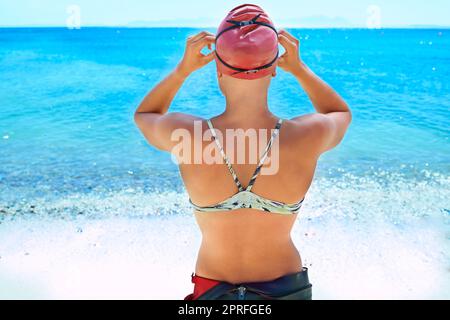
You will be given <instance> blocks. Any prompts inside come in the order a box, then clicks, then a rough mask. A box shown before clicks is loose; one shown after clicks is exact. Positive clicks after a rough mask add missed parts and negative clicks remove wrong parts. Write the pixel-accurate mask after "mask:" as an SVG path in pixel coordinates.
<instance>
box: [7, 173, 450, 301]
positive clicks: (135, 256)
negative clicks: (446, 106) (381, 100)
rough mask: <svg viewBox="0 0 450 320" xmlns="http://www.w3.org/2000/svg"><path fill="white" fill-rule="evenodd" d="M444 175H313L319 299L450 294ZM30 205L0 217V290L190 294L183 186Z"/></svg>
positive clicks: (36, 294)
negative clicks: (173, 189)
mask: <svg viewBox="0 0 450 320" xmlns="http://www.w3.org/2000/svg"><path fill="white" fill-rule="evenodd" d="M387 176H388V177H387ZM378 178H379V179H378ZM448 182H449V177H447V176H443V175H436V176H434V175H433V174H430V179H429V181H426V180H421V181H413V180H411V179H409V180H404V179H403V178H402V177H400V176H399V177H395V176H393V175H390V174H388V173H385V174H383V173H380V176H379V177H376V176H374V177H371V178H364V177H355V176H351V175H347V176H343V177H342V178H340V179H318V180H317V181H316V182H315V183H314V185H313V187H312V189H311V191H310V193H309V195H308V197H307V201H306V203H305V206H304V208H303V209H302V214H301V216H300V217H299V222H298V223H297V224H296V226H295V228H294V230H293V239H294V241H295V243H296V245H297V246H298V248H299V250H300V251H301V253H302V256H303V259H304V263H305V265H306V266H307V267H309V270H310V277H311V281H312V282H313V285H314V298H317V299H320V298H322V299H344V298H350V299H372V298H374V299H381V298H387V299H403V298H405V299H415V298H424V299H431V298H440V299H444V298H446V299H448V298H450V281H449V272H450V271H449V267H450V266H449V261H450V260H449V253H450V250H449V249H450V248H449V241H448V238H449V228H448V226H449V215H448V209H449V202H448V199H449V198H450V190H449V185H450V184H449V183H448ZM27 206H29V203H28V204H23V203H22V204H21V205H16V206H10V207H9V208H8V209H7V210H10V211H9V213H7V214H6V215H4V219H3V221H2V223H1V224H0V256H1V258H0V284H1V285H0V298H88V299H95V298H113V299H114V298H125V299H132V298H136V299H180V298H183V297H184V296H185V295H187V294H188V293H189V292H190V290H192V285H191V283H190V274H191V272H192V271H193V268H194V266H195V258H196V252H197V249H198V246H199V244H200V233H199V231H198V229H197V227H196V226H195V220H194V218H193V216H192V214H191V211H190V208H189V206H188V203H187V195H186V194H185V193H177V192H170V191H167V192H155V193H153V194H144V193H141V192H140V191H136V190H126V191H123V192H119V193H111V194H108V195H101V196H100V195H95V194H91V195H80V194H78V195H72V196H70V197H67V198H65V199H58V200H55V201H44V200H42V201H34V202H33V206H34V209H33V210H34V213H28V214H21V215H18V214H17V213H16V214H12V213H11V210H17V209H20V208H22V209H23V210H24V211H25V209H26V207H27ZM80 213H82V214H80Z"/></svg>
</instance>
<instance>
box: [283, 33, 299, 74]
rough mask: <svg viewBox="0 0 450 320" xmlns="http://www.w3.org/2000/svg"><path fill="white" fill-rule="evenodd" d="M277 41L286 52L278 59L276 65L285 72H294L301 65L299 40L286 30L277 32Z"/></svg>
mask: <svg viewBox="0 0 450 320" xmlns="http://www.w3.org/2000/svg"><path fill="white" fill-rule="evenodd" d="M278 41H279V42H280V44H281V45H282V46H283V48H284V49H285V50H286V52H285V53H284V54H283V55H282V56H281V57H280V58H279V59H278V66H279V67H280V68H281V69H283V70H284V71H286V72H290V73H294V72H295V71H296V70H298V68H300V67H301V66H302V64H303V63H302V61H301V59H300V41H299V40H298V39H297V38H295V37H294V36H293V35H292V34H290V33H289V32H287V31H286V30H281V31H280V32H279V33H278Z"/></svg>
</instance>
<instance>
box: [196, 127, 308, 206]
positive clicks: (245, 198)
mask: <svg viewBox="0 0 450 320" xmlns="http://www.w3.org/2000/svg"><path fill="white" fill-rule="evenodd" d="M207 122H208V126H209V129H210V130H211V134H212V138H213V140H214V141H215V142H216V145H217V147H218V148H219V151H220V154H221V155H222V158H223V160H224V161H225V164H226V165H227V167H228V170H229V171H230V173H231V175H232V176H233V179H234V182H235V183H236V186H237V188H238V190H239V192H238V193H236V194H235V195H233V196H232V197H230V198H228V199H227V200H225V201H223V202H220V203H218V204H216V205H212V206H207V207H201V206H197V205H195V204H194V203H193V202H192V200H189V201H190V203H191V204H192V206H193V207H194V209H195V210H196V211H199V212H223V211H232V210H238V209H256V210H260V211H264V212H268V213H277V214H285V215H289V214H296V213H298V212H299V211H300V208H301V207H302V204H303V201H304V199H303V200H301V201H300V202H298V203H294V204H286V203H283V202H279V201H274V200H269V199H266V198H263V197H261V196H259V195H257V194H255V193H253V192H252V188H253V185H254V184H255V181H256V178H257V177H258V175H259V174H260V172H261V168H262V167H263V165H264V162H265V160H266V159H267V156H268V153H269V150H270V148H271V147H272V144H273V142H274V140H275V138H276V137H277V136H278V134H279V132H280V128H281V124H282V123H283V120H282V119H280V120H279V121H278V123H277V125H276V127H275V130H274V131H273V133H272V136H271V138H270V140H269V143H268V144H267V146H266V149H265V150H264V153H263V155H262V157H261V159H260V160H259V162H258V166H257V167H256V170H255V173H254V174H253V176H252V178H251V179H250V182H249V184H248V186H247V188H245V189H244V187H243V186H242V184H241V182H240V181H239V179H238V177H237V175H236V172H235V171H234V169H233V167H232V166H231V163H230V160H229V159H228V157H227V155H226V154H225V151H224V150H223V148H222V146H221V144H220V142H219V139H218V138H217V134H216V131H215V129H214V127H213V125H212V123H211V120H208V121H207Z"/></svg>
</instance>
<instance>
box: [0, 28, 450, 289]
mask: <svg viewBox="0 0 450 320" xmlns="http://www.w3.org/2000/svg"><path fill="white" fill-rule="evenodd" d="M211 31H212V30H211ZM291 31H292V33H293V34H294V35H296V36H297V37H299V38H300V39H301V41H302V56H303V59H304V60H305V62H306V63H307V64H308V65H309V66H310V67H311V68H312V69H313V70H314V71H316V72H317V73H318V74H319V75H320V76H322V77H323V78H324V79H325V80H326V81H328V82H329V83H330V84H331V85H332V86H333V87H335V88H336V89H337V90H338V91H339V92H340V93H341V94H342V96H343V97H344V98H345V99H346V100H347V102H348V103H349V105H350V106H351V108H352V110H353V115H354V121H353V124H352V126H351V128H350V130H349V133H348V135H347V137H346V138H345V140H344V142H343V143H342V144H341V146H339V147H338V148H337V149H335V150H333V151H332V152H330V153H328V154H327V155H325V156H324V157H323V158H322V159H321V161H320V163H319V167H318V171H317V174H316V180H315V182H314V184H313V187H312V189H311V192H310V194H309V196H308V200H307V202H306V203H305V207H304V209H303V216H304V217H305V218H304V219H302V220H301V227H300V228H302V229H301V231H298V233H297V234H296V237H297V238H296V239H298V242H300V244H301V245H303V244H304V243H306V242H308V245H307V246H306V249H305V257H306V260H307V261H309V262H308V263H311V264H316V262H318V263H320V262H321V261H322V260H323V256H321V255H320V254H319V252H322V253H323V250H324V249H323V248H324V244H328V245H329V246H328V247H327V248H328V249H327V253H326V254H327V257H328V258H327V259H328V260H330V261H334V263H336V264H338V263H339V261H341V260H344V261H350V260H352V259H353V258H354V257H355V256H357V257H360V258H361V259H362V261H363V262H362V263H364V264H365V265H380V264H382V265H384V266H387V265H392V261H393V260H395V259H396V258H397V257H400V260H399V261H400V262H399V261H397V262H396V263H397V265H396V266H392V267H391V269H388V270H387V272H388V273H389V274H390V277H392V279H391V278H390V281H393V282H392V283H391V285H393V286H395V285H398V287H402V288H403V289H405V285H404V284H405V283H408V282H410V280H411V279H414V277H415V275H416V272H425V273H427V274H432V275H433V277H435V278H434V279H433V280H434V281H436V282H439V283H440V284H441V285H442V283H443V281H442V279H448V278H449V277H448V270H449V269H448V267H449V266H448V261H449V253H450V250H449V247H448V245H449V241H448V240H449V237H450V232H449V228H448V225H449V217H450V215H449V213H450V201H449V198H450V186H449V185H450V184H449V182H450V141H449V137H450V126H449V120H450V83H449V81H448V80H449V79H450V31H449V30H377V31H372V30H291ZM196 32H198V30H194V29H120V28H105V29H102V28H85V29H81V30H66V29H0V84H1V85H0V222H1V221H2V220H3V224H2V225H0V240H2V241H0V243H3V244H5V243H10V244H11V243H15V242H16V241H22V242H24V243H26V239H27V236H26V235H28V233H27V230H30V228H31V227H29V226H28V225H26V226H22V225H17V224H15V223H19V222H18V221H20V220H21V219H20V218H26V219H28V218H30V219H38V221H43V220H42V219H52V218H64V219H66V218H70V219H75V221H79V220H80V219H81V220H82V221H84V222H83V223H81V225H84V224H88V222H86V221H91V220H92V219H103V218H111V217H117V216H120V217H121V219H123V218H129V220H127V221H129V223H130V226H129V230H135V229H134V227H133V226H134V224H133V222H132V221H134V220H133V219H134V218H139V219H146V218H150V219H152V218H153V217H160V216H162V217H161V219H166V217H167V218H168V219H171V216H176V219H180V216H183V215H189V214H190V213H191V210H190V208H189V206H188V203H187V196H186V194H185V192H184V191H183V188H182V183H181V180H180V177H179V175H178V172H177V168H176V167H175V165H174V164H173V163H172V162H171V161H170V157H169V156H168V155H167V154H163V153H161V152H158V151H156V150H155V149H153V148H152V147H150V146H148V145H147V143H146V142H145V141H144V140H143V138H142V136H141V135H140V133H139V132H138V131H137V129H136V128H135V126H134V123H133V120H132V119H133V112H134V110H135V108H136V107H137V105H138V104H139V102H140V101H141V99H142V98H143V97H144V95H145V94H146V93H147V92H148V90H150V88H151V87H152V86H153V85H155V84H156V83H157V82H158V81H159V80H160V79H162V78H163V77H164V75H165V74H167V73H168V72H169V71H170V70H171V69H172V68H173V67H174V66H175V65H176V63H177V62H178V60H179V59H180V58H181V56H182V53H183V49H184V41H185V38H186V37H187V36H188V35H191V34H194V33H196ZM269 99H270V106H271V109H272V111H274V112H275V113H277V114H279V115H280V116H283V117H292V116H297V115H300V114H304V113H309V112H312V111H313V109H312V107H311V105H310V103H309V101H308V99H307V97H306V96H305V94H304V93H303V92H302V90H301V89H300V88H299V86H298V84H297V82H296V81H295V79H294V78H293V77H291V76H290V75H288V74H286V73H284V72H282V71H279V73H278V76H277V77H276V78H275V79H274V81H273V85H272V87H271V89H270V97H269ZM223 109H224V99H223V97H222V96H221V94H220V92H219V89H218V87H217V82H216V79H215V66H214V65H213V64H211V65H209V66H208V67H207V68H205V69H203V70H201V71H199V72H197V73H196V74H194V75H193V76H192V77H191V78H190V79H189V80H188V81H187V82H186V83H185V85H184V87H183V88H182V89H181V91H180V92H179V94H178V96H177V97H176V99H175V100H174V103H173V107H172V109H171V110H172V111H182V112H187V113H192V114H196V115H200V116H204V117H208V116H212V115H215V114H217V113H219V112H221V111H223ZM299 156H301V152H299ZM84 219H87V220H84ZM158 219H159V218H158ZM173 219H174V220H173V221H178V220H176V219H175V217H173ZM56 220H58V219H56ZM8 221H9V222H8ZM121 221H122V220H121ZM164 221H166V220H164ZM191 222H193V221H191ZM76 223H77V222H75V225H74V226H73V228H72V227H69V228H68V229H64V231H63V233H64V234H66V235H68V234H71V233H72V232H73V234H74V235H76V234H77V233H79V232H80V231H79V230H80V229H81V230H83V228H85V227H83V226H82V227H80V226H78V225H77V224H76ZM123 223H124V222H123V221H122V222H121V224H120V225H121V226H123ZM174 223H175V222H174ZM193 225H194V224H193V223H192V229H189V230H191V231H186V230H184V229H183V232H192V237H194V240H195V239H197V240H198V238H195V237H196V236H194V234H195V233H194V232H193V231H192V230H194V229H193V228H194V227H193ZM325 226H328V227H330V228H331V229H327V228H325ZM33 228H34V227H33ZM33 228H31V229H33ZM86 228H92V227H89V225H88V226H86ZM111 228H112V229H111V230H110V231H112V230H116V229H114V228H115V227H114V228H113V227H111ZM173 228H175V226H173ZM18 230H21V231H20V232H19V231H18ZM33 230H35V229H33ZM156 230H157V229H156ZM174 230H177V229H173V230H172V231H174ZM305 230H313V231H312V232H309V234H311V233H314V234H316V237H317V238H316V239H311V237H309V238H308V237H307V236H304V234H306V233H308V232H304V231H305ZM349 230H350V232H349ZM17 232H19V234H20V236H16V235H17ZM94 233H95V232H94ZM154 233H156V234H160V233H159V231H154ZM54 234H55V237H56V234H58V232H56V231H55V232H54ZM174 234H177V233H176V232H174ZM160 235H161V236H163V235H162V234H160ZM400 235H401V236H400ZM21 237H25V238H21ZM42 237H44V236H42ZM24 239H25V240H24ZM30 239H31V238H30ZM39 239H41V240H42V238H39ZM39 239H37V240H36V241H38V240H39ZM45 239H47V240H49V239H48V238H45ZM133 239H134V240H135V241H137V242H139V241H143V240H139V237H138V236H135V238H133ZM320 239H321V241H322V242H321V243H320ZM122 240H123V239H122ZM134 240H133V241H134ZM191 240H192V239H191ZM340 240H341V242H340V243H342V244H348V245H346V247H345V249H343V248H342V247H341V248H339V247H336V246H337V245H338V243H339V241H340ZM130 241H131V240H130ZM161 241H163V240H161ZM169 241H171V240H167V241H164V242H165V243H168V242H169ZM50 242H51V241H50ZM105 242H106V243H107V244H106V246H107V247H108V248H109V249H110V251H113V250H114V249H115V248H117V247H118V246H119V245H118V244H117V242H115V240H105ZM194 242H195V241H194ZM356 242H358V243H359V244H360V245H359V246H356V247H352V243H356ZM46 243H47V242H46ZM47 245H48V246H49V244H48V243H47ZM47 245H46V246H47ZM143 246H144V245H143ZM144 247H145V246H144ZM11 248H15V249H14V250H13V249H11ZM39 248H41V249H42V247H39ZM41 249H36V250H38V251H39V250H41ZM190 249H192V251H193V252H194V248H193V247H192V248H190ZM316 249H317V250H316ZM332 249H333V250H332ZM23 250H25V249H24V248H22V247H19V248H17V247H14V246H12V247H6V246H1V245H0V257H2V258H1V260H0V269H1V263H3V264H5V263H7V261H15V260H14V259H10V260H8V258H11V255H15V254H17V252H19V251H20V252H22V251H23ZM27 250H28V251H30V250H31V249H27ZM149 250H150V251H151V250H153V251H152V252H153V253H154V254H155V255H157V254H160V255H164V254H166V253H167V252H168V253H170V254H175V255H176V253H178V252H179V250H178V249H177V248H176V247H173V248H171V249H170V248H169V249H168V248H166V250H167V251H163V250H162V249H160V248H159V249H155V248H152V249H149ZM186 250H187V252H189V250H188V249H186ZM392 250H394V251H392ZM31 251H32V250H31ZM125 251H126V250H125ZM174 252H176V253H174ZM368 252H369V253H368ZM32 253H33V252H31V255H32ZM104 254H105V256H107V254H106V253H104ZM323 254H324V253H323ZM193 255H194V253H193V254H192V255H190V256H193ZM27 257H28V255H27ZM97 257H102V255H101V254H100V256H97ZM168 259H169V258H168ZM38 260H39V259H38ZM38 260H36V261H38ZM163 260H164V259H163ZM5 261H6V262H5ZM20 261H22V260H20ZM39 261H40V260H39ZM66 261H67V259H66ZM190 262H192V263H190V264H187V263H184V264H183V263H181V264H180V265H181V266H182V267H183V270H189V271H190V270H192V265H193V261H190ZM11 263H12V262H11ZM36 264H39V262H36ZM411 264H414V266H415V268H412V267H411ZM11 265H12V266H15V264H14V263H12V264H11ZM318 268H320V267H318ZM321 268H322V269H316V270H321V272H322V271H323V274H332V272H333V270H334V268H332V267H331V265H329V266H327V267H325V266H324V265H323V264H322V267H321ZM346 268H347V269H348V272H349V273H352V274H353V275H355V274H357V273H358V272H360V275H361V279H363V278H364V273H363V271H364V270H365V269H362V270H363V271H361V269H360V268H358V269H357V268H356V265H355V266H354V268H350V267H349V266H346ZM395 268H397V269H395ZM44 269H45V268H44ZM399 270H400V271H399ZM0 271H1V270H0ZM369 271H370V272H372V273H374V274H375V275H377V274H378V275H379V278H380V279H386V277H385V276H384V273H382V272H381V271H380V269H375V271H374V269H373V268H372V269H370V270H369ZM369 271H368V272H369ZM361 272H362V273H361ZM377 272H378V273H377ZM408 272H409V273H408ZM312 273H313V275H314V271H312ZM399 273H401V274H402V275H403V277H404V279H403V280H402V281H403V282H395V281H400V280H396V279H398V277H397V278H395V277H396V276H397V275H398V274H399ZM0 276H1V272H0ZM314 276H315V278H316V283H317V282H319V283H320V281H322V282H323V283H325V282H326V281H328V280H329V279H325V278H320V276H319V275H318V274H316V275H314ZM0 278H1V277H0ZM394 278H395V279H394ZM341 279H346V280H348V278H346V277H345V276H343V275H342V277H341ZM375 279H378V278H376V277H375ZM423 279H424V280H423V281H425V280H430V279H428V278H423ZM342 281H344V280H342ZM430 281H431V280H430ZM328 283H329V282H328ZM377 283H379V281H375V280H373V281H372V282H371V284H372V286H375V287H376V286H377ZM369 287H370V286H369ZM369 287H366V288H365V289H364V290H365V291H364V290H362V289H361V290H360V291H358V290H357V289H355V293H358V292H360V293H361V294H363V292H367V290H368V288H369ZM424 288H428V287H427V286H426V284H425V282H424V283H423V286H420V285H419V286H412V289H411V290H413V291H411V290H410V291H408V290H409V289H408V290H406V289H405V291H404V292H403V291H401V292H400V293H399V294H398V296H400V297H402V296H405V295H406V296H407V294H408V293H410V292H412V294H411V296H413V297H421V293H423V292H424V290H425V289H424ZM449 288H450V286H445V287H444V289H443V291H442V290H441V289H439V290H438V289H436V288H432V289H430V290H429V292H428V291H426V290H425V291H426V292H425V293H426V295H427V296H430V295H434V294H438V292H446V293H447V294H448V292H449ZM385 289H386V287H381V288H379V291H377V292H385V291H386V290H385ZM392 290H394V289H392ZM414 290H416V291H414ZM440 290H441V291H440ZM394 291H395V290H394ZM394 291H392V292H394ZM323 292H325V291H323ZM180 294H181V293H180ZM0 296H1V292H0ZM323 296H325V297H339V293H338V290H337V289H336V292H333V288H332V287H331V288H327V291H326V294H325V293H324V294H323ZM368 296H369V297H370V296H371V295H370V294H368ZM373 296H376V294H374V295H373ZM440 296H441V297H442V295H440ZM394 297H397V295H394Z"/></svg>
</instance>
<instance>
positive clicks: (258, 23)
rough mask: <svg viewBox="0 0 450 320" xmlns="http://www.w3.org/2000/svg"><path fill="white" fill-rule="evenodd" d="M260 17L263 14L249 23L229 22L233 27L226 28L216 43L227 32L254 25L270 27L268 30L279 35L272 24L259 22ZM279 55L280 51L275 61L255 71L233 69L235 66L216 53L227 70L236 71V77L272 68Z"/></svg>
mask: <svg viewBox="0 0 450 320" xmlns="http://www.w3.org/2000/svg"><path fill="white" fill-rule="evenodd" d="M260 16H261V14H258V15H257V16H256V17H254V18H253V19H252V20H248V21H234V20H227V22H228V23H231V24H233V25H232V26H230V27H228V28H225V29H224V30H222V31H221V32H220V33H219V34H218V35H217V36H216V42H217V39H219V37H220V36H221V35H222V34H224V33H225V32H227V31H230V30H232V29H237V28H240V27H245V26H250V25H253V24H256V25H260V26H265V27H268V28H270V29H272V30H273V31H274V32H275V33H276V34H277V35H278V31H277V29H275V28H274V26H272V25H270V24H268V23H264V22H260V21H257V20H258V19H259V17H260ZM279 54H280V52H279V51H278V52H277V56H276V57H275V59H273V60H272V61H271V62H269V63H268V64H266V65H263V66H261V67H258V68H254V69H241V68H236V67H233V66H231V65H229V64H228V63H226V62H225V61H223V60H222V58H221V57H220V56H219V54H218V53H217V51H216V57H217V59H219V61H220V62H221V63H222V64H223V65H225V66H226V67H227V68H230V69H232V70H235V71H236V72H235V73H234V75H235V74H239V73H244V72H246V73H256V72H258V71H260V70H263V69H267V68H270V67H271V66H272V65H273V64H274V63H275V62H276V61H277V59H278V56H279Z"/></svg>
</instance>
